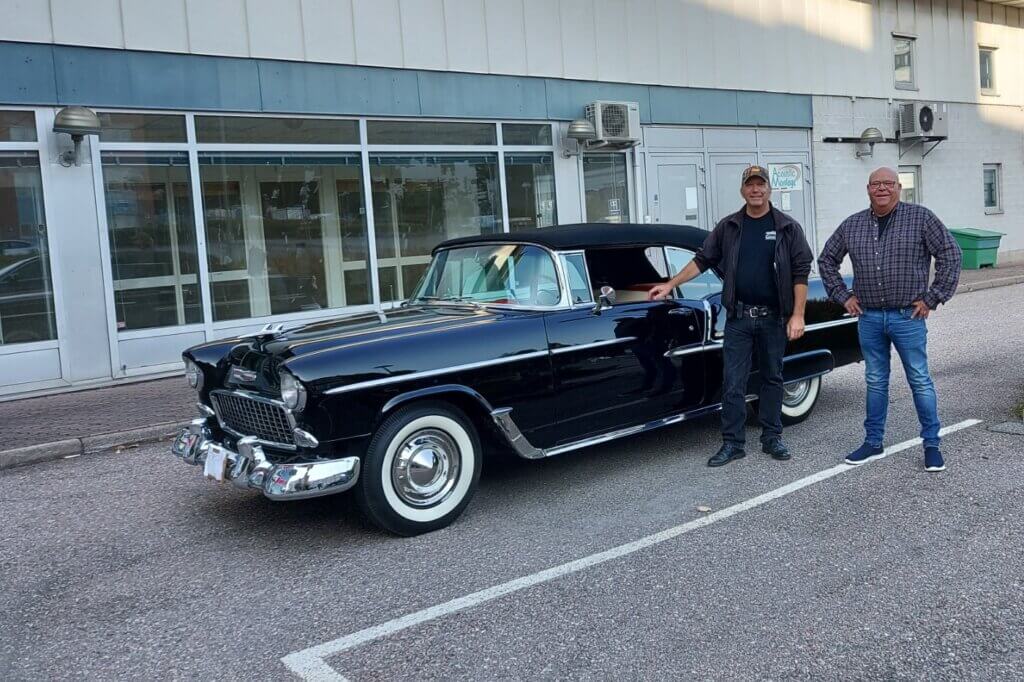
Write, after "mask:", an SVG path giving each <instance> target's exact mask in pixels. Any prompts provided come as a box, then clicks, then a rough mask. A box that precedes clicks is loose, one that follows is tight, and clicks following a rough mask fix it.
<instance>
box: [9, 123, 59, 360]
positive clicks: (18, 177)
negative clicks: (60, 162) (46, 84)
mask: <svg viewBox="0 0 1024 682" xmlns="http://www.w3.org/2000/svg"><path fill="white" fill-rule="evenodd" d="M30 115H31V112H30ZM33 130H34V129H33ZM55 338H57V325H56V320H55V317H54V312H53V287H52V285H51V283H50V255H49V250H48V244H47V236H46V220H45V217H44V214H43V184H42V178H41V177H40V174H39V157H38V155H36V153H35V152H14V153H6V154H0V345H8V344H12V343H27V342H32V341H49V340H51V339H55Z"/></svg>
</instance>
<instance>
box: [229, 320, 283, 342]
mask: <svg viewBox="0 0 1024 682" xmlns="http://www.w3.org/2000/svg"><path fill="white" fill-rule="evenodd" d="M283 331H284V325H283V324H281V323H280V322H278V323H276V324H265V325H263V329H261V330H259V331H258V332H249V333H248V334H242V335H241V336H239V337H238V338H240V339H256V340H257V341H266V340H268V339H272V338H274V337H275V336H277V335H278V334H280V333H281V332H283Z"/></svg>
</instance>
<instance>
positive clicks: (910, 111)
mask: <svg viewBox="0 0 1024 682" xmlns="http://www.w3.org/2000/svg"><path fill="white" fill-rule="evenodd" d="M899 114H900V139H903V140H910V139H919V138H929V139H933V140H935V139H946V138H947V137H948V136H949V123H948V122H947V120H946V105H945V104H924V103H921V102H901V103H900V105H899Z"/></svg>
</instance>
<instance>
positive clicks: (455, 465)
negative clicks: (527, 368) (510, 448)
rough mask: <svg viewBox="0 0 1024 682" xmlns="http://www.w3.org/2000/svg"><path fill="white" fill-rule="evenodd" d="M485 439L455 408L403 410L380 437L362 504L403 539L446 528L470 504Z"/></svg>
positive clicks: (438, 405)
mask: <svg viewBox="0 0 1024 682" xmlns="http://www.w3.org/2000/svg"><path fill="white" fill-rule="evenodd" d="M480 464H481V451H480V439H479V437H478V435H477V433H476V429H475V428H474V427H473V424H472V422H470V420H469V419H468V418H467V417H466V415H465V414H464V413H463V412H462V411H461V410H459V409H458V408H456V407H455V406H453V405H450V404H448V403H442V402H422V403H415V404H412V405H409V406H406V407H402V408H399V409H398V410H397V411H395V412H394V413H393V414H392V415H390V416H389V417H388V418H387V419H385V420H384V422H383V423H382V424H381V425H380V428H378V429H377V431H376V433H374V435H373V438H372V439H371V441H370V446H369V448H367V452H366V456H365V457H364V458H363V466H362V472H361V473H360V477H359V483H358V485H357V486H356V488H355V492H356V500H357V502H358V503H359V506H360V508H361V509H362V511H363V513H364V514H366V516H367V518H368V519H369V520H370V521H371V522H373V523H374V524H376V525H378V526H380V527H381V528H384V529H385V530H388V531H391V532H392V533H395V534H397V535H418V534H420V533H426V532H429V531H432V530H437V529H438V528H443V527H445V526H447V525H448V524H450V523H451V522H452V521H454V520H455V519H456V518H458V516H459V515H460V514H461V513H462V511H463V510H464V509H465V508H466V505H468V504H469V501H470V499H472V497H473V493H474V492H475V491H476V487H477V483H478V482H479V480H480Z"/></svg>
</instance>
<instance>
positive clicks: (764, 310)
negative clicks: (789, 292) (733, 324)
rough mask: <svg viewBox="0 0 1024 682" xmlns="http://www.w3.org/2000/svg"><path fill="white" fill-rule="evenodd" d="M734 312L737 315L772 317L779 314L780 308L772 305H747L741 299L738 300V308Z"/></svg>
mask: <svg viewBox="0 0 1024 682" xmlns="http://www.w3.org/2000/svg"><path fill="white" fill-rule="evenodd" d="M733 312H734V313H735V316H736V317H770V316H772V315H778V314H779V310H778V308H774V307H772V306H768V305H747V304H746V303H741V302H739V301H737V302H736V308H735V310H734V311H733Z"/></svg>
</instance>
